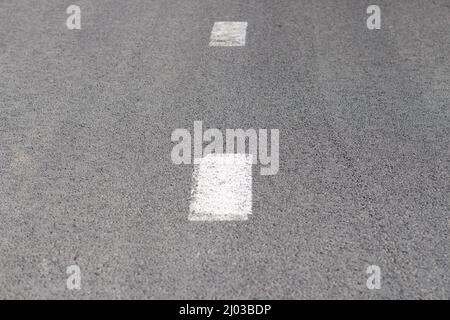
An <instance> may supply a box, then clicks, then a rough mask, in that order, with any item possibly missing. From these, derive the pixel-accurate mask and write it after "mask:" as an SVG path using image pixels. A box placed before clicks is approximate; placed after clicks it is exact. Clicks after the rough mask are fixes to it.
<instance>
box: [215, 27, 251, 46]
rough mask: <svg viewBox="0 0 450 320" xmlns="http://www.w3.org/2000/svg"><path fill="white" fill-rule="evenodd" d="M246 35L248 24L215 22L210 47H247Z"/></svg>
mask: <svg viewBox="0 0 450 320" xmlns="http://www.w3.org/2000/svg"><path fill="white" fill-rule="evenodd" d="M246 35H247V22H236V21H219V22H215V23H214V26H213V28H212V31H211V39H210V42H209V45H210V46H211V47H235V46H245V37H246Z"/></svg>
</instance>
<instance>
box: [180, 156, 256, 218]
mask: <svg viewBox="0 0 450 320" xmlns="http://www.w3.org/2000/svg"><path fill="white" fill-rule="evenodd" d="M189 211H190V212H189V220H191V221H230V220H247V218H248V215H249V214H251V213H252V158H251V155H249V154H208V155H206V156H205V157H203V158H202V159H201V161H200V163H199V164H196V165H195V166H194V176H193V186H192V191H191V203H190V208H189Z"/></svg>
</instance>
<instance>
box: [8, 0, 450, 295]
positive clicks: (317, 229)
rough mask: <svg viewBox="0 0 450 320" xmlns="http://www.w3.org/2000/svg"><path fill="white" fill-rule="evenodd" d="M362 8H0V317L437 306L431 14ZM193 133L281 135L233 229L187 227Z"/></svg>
mask: <svg viewBox="0 0 450 320" xmlns="http://www.w3.org/2000/svg"><path fill="white" fill-rule="evenodd" d="M372 2H374V1H366V0H360V1H357V0H341V1H333V0H328V1H327V0H284V1H281V0H280V1H273V0H248V1H246V0H223V1H219V0H214V1H202V0H170V1H168V0H154V1H150V0H147V1H144V0H137V1H119V0H113V1H105V0H99V1H88V0H79V1H76V3H75V2H74V3H72V2H71V1H56V0H52V1H47V0H45V1H44V0H42V1H31V0H30V1H24V0H3V1H1V2H0V108H1V109H0V111H1V113H0V240H1V242H0V298H3V299H51V298H55V299H94V298H100V299H109V298H112V299H141V298H142V299H205V298H208V299H266V298H267V299H321V298H325V299H356V298H361V299H448V298H449V291H450V290H449V289H450V284H449V278H450V277H449V274H450V268H449V240H450V239H449V225H450V220H449V211H450V210H449V209H450V147H449V146H450V111H449V110H450V59H449V55H450V32H449V30H450V2H449V1H448V0H433V1H429V0H427V1H425V0H398V1H388V0H377V1H376V3H372ZM70 4H77V5H79V6H80V7H81V10H82V11H81V26H82V30H68V29H67V27H66V25H65V23H66V19H67V17H68V14H66V12H65V11H66V8H67V7H68V6H69V5H70ZM370 4H377V5H379V6H380V7H381V10H382V12H381V13H382V17H381V18H382V26H381V30H373V31H370V30H368V29H367V27H366V19H367V17H368V14H367V13H366V8H367V6H368V5H370ZM228 20H231V21H248V30H247V43H246V46H245V47H234V48H223V47H215V48H211V47H209V46H208V42H209V36H210V32H211V29H212V26H213V24H214V22H215V21H228ZM195 120H201V121H203V125H204V128H208V127H210V128H219V129H222V130H224V129H226V128H230V129H234V128H242V129H248V128H255V129H257V128H268V129H279V130H280V171H279V173H278V174H277V175H274V176H261V175H260V174H259V166H258V165H256V166H255V167H254V177H253V197H254V202H253V215H252V217H251V218H250V219H249V220H248V221H245V222H214V223H197V222H190V221H188V220H187V216H188V212H189V199H190V191H191V190H190V189H191V179H192V172H193V167H192V166H191V165H174V164H173V163H172V162H171V159H170V153H171V150H172V147H173V145H174V144H173V143H171V141H170V137H171V133H172V131H173V130H175V129H177V128H186V129H188V130H190V131H191V132H192V130H193V123H194V121H195ZM72 264H77V265H79V266H80V268H81V272H82V275H81V276H82V280H81V281H82V289H81V290H73V291H72V290H68V289H67V288H66V279H67V277H68V276H67V275H66V268H67V266H69V265H72ZM372 264H375V265H378V266H380V268H381V271H382V283H381V289H380V290H369V289H367V287H366V280H367V277H368V276H367V275H366V267H367V266H368V265H372Z"/></svg>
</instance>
